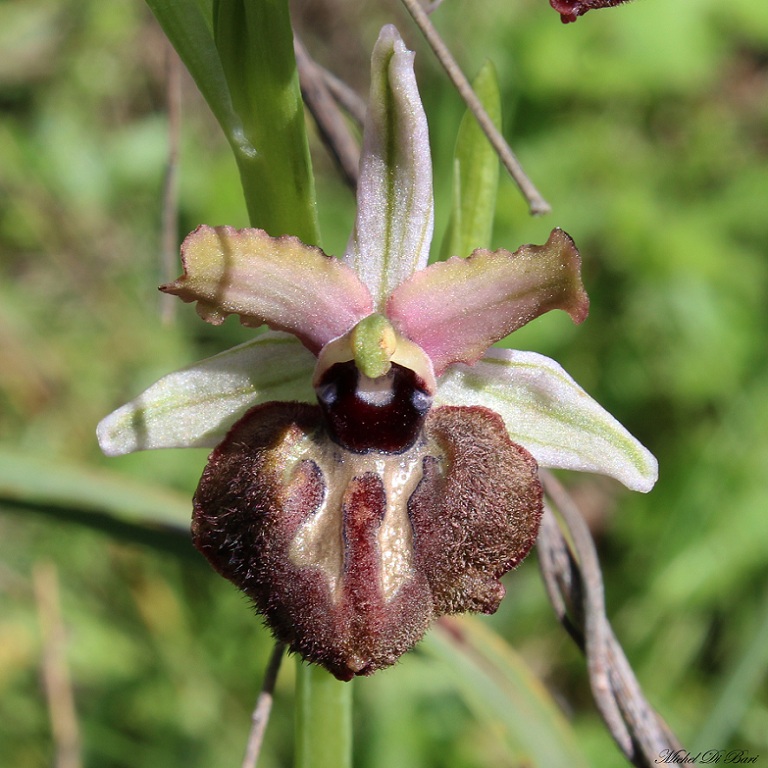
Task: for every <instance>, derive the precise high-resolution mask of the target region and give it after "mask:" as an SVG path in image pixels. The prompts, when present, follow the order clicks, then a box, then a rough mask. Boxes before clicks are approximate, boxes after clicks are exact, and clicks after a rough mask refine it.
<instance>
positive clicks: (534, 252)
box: [387, 229, 589, 375]
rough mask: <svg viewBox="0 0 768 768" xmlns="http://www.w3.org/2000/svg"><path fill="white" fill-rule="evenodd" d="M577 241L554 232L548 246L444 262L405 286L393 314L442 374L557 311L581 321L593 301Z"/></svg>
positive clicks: (390, 314) (392, 305) (390, 308)
mask: <svg viewBox="0 0 768 768" xmlns="http://www.w3.org/2000/svg"><path fill="white" fill-rule="evenodd" d="M580 270H581V259H580V257H579V252H578V251H577V250H576V246H575V245H574V243H573V240H571V238H570V237H569V236H568V235H567V234H566V233H565V232H563V231H562V230H561V229H554V230H552V234H551V235H550V236H549V240H547V242H546V244H545V245H523V246H522V247H520V248H518V249H517V250H516V251H515V252H514V253H510V252H509V251H504V250H499V251H486V250H476V251H475V252H474V253H472V255H471V256H470V257H469V258H467V259H460V258H458V257H454V258H451V259H449V260H448V261H442V262H437V263H435V264H432V265H431V266H429V267H427V269H425V270H422V271H421V272H419V273H417V274H415V275H413V276H412V277H410V278H409V279H408V280H406V281H405V282H404V283H403V284H402V285H400V286H399V287H398V288H397V289H396V290H395V292H394V293H393V294H392V296H391V297H390V299H389V302H388V303H387V316H388V317H389V318H390V320H392V321H393V323H394V324H395V326H396V327H397V328H398V329H399V330H400V331H401V332H402V333H403V334H404V335H405V336H407V337H408V338H410V339H412V340H413V341H415V342H416V343H417V344H418V345H419V346H420V347H421V348H422V349H423V350H424V351H425V352H426V353H427V354H428V355H429V357H430V358H431V359H432V362H433V364H434V366H435V373H436V374H437V375H440V373H442V372H443V371H444V370H445V368H446V366H447V365H449V364H450V363H455V362H462V363H473V362H474V361H475V360H477V359H479V358H480V356H481V355H482V354H483V352H485V350H486V349H488V347H490V346H491V344H493V343H494V342H496V341H498V340H499V339H502V338H504V337H505V336H506V335H508V334H510V333H512V331H514V330H516V329H518V328H520V327H521V326H523V325H525V324H526V323H527V322H529V321H530V320H533V318H535V317H538V316H539V315H541V314H543V313H544V312H548V311H549V310H550V309H564V310H565V311H566V312H568V314H569V315H570V316H571V317H572V318H573V320H574V321H575V322H577V323H580V322H581V321H582V320H584V318H585V317H586V316H587V312H588V309H589V300H588V299H587V294H586V293H585V291H584V287H583V285H582V284H581V271H580Z"/></svg>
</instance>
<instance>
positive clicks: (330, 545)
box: [193, 403, 542, 680]
mask: <svg viewBox="0 0 768 768" xmlns="http://www.w3.org/2000/svg"><path fill="white" fill-rule="evenodd" d="M541 509H542V500H541V486H540V484H539V481H538V477H537V469H536V463H535V461H534V460H533V458H532V457H531V456H530V454H528V452H527V451H525V449H523V448H522V447H520V446H519V445H517V444H515V443H513V442H511V441H510V439H509V437H508V436H507V433H506V430H505V428H504V424H503V422H502V420H501V418H500V417H499V416H498V415H497V414H495V413H493V412H492V411H489V410H488V409H486V408H481V407H440V408H436V409H434V410H432V411H431V412H430V413H429V414H428V415H427V416H426V420H425V422H424V427H423V430H422V431H421V432H420V435H419V436H418V438H417V439H416V440H415V442H414V443H413V445H411V446H410V447H408V448H406V449H405V450H403V451H401V452H400V453H398V454H391V453H384V452H381V451H368V452H365V453H360V452H355V451H350V450H348V449H347V448H344V447H342V446H340V445H339V444H337V443H336V442H334V441H333V440H331V439H330V437H329V433H328V431H327V429H326V426H325V420H324V418H323V412H322V411H321V409H320V407H318V406H311V405H304V404H299V403H267V404H265V405H260V406H257V407H256V408H254V409H252V410H251V411H249V412H248V413H247V414H246V415H245V416H244V417H243V418H242V419H241V420H240V421H239V422H238V423H237V424H236V425H235V426H234V427H233V428H232V430H231V431H230V433H229V435H228V436H227V438H226V439H225V440H224V442H223V443H222V444H221V445H219V446H218V447H217V448H216V449H215V450H214V451H213V453H212V454H211V457H210V459H209V462H208V465H207V467H206V469H205V472H204V473H203V477H202V479H201V481H200V485H199V486H198V489H197V492H196V494H195V512H194V521H193V537H194V541H195V545H196V546H197V548H198V549H199V550H200V551H201V552H202V553H203V554H204V555H205V556H206V557H207V558H208V559H209V560H210V562H211V563H212V564H213V566H214V567H215V568H216V569H217V570H218V571H219V572H220V573H221V574H222V575H224V576H225V577H226V578H228V579H230V580H231V581H232V582H234V583H235V584H236V585H237V586H238V587H240V589H242V590H243V591H244V592H245V593H246V594H247V595H248V596H249V597H251V598H252V599H253V600H254V602H255V604H256V606H257V608H258V610H259V611H260V612H261V613H262V614H263V615H264V616H265V618H266V621H267V623H268V624H269V626H270V627H271V629H272V631H273V632H274V634H275V636H276V637H277V638H278V639H280V640H282V641H283V642H285V643H287V644H288V645H289V646H290V648H291V650H293V651H295V652H297V653H299V654H301V655H302V656H303V657H304V658H305V659H307V660H308V661H311V662H317V663H319V664H322V665H324V666H325V667H326V668H327V669H328V670H330V671H331V672H332V673H333V674H334V675H336V677H338V678H339V679H342V680H348V679H350V678H352V677H353V676H354V675H365V674H370V673H372V672H374V671H376V670H378V669H381V668H382V667H386V666H388V665H390V664H392V663H394V662H395V661H396V660H397V659H398V657H399V656H400V655H402V654H403V653H404V652H405V651H407V650H408V649H409V648H410V647H412V646H413V645H414V644H415V643H416V642H417V641H418V640H419V639H420V638H421V636H422V635H423V634H424V632H425V631H426V629H427V627H428V626H429V624H430V622H431V621H432V620H433V619H434V618H435V617H437V616H440V615H441V614H445V613H456V612H460V611H482V612H485V613H492V612H493V611H495V610H496V608H497V607H498V605H499V602H500V600H501V598H502V596H503V594H504V588H503V587H502V585H501V583H500V582H499V577H500V576H501V575H502V574H504V573H506V572H507V571H508V570H509V569H510V568H513V567H514V566H515V565H516V564H517V563H518V562H520V561H521V560H522V559H523V557H525V555H526V553H527V552H528V550H529V549H530V548H531V546H532V545H533V542H534V540H535V538H536V534H537V531H538V526H539V521H540V517H541Z"/></svg>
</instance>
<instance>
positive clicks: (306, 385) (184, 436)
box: [97, 332, 315, 456]
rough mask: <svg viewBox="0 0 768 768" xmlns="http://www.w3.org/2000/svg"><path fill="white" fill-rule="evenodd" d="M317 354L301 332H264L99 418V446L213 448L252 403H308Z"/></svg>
mask: <svg viewBox="0 0 768 768" xmlns="http://www.w3.org/2000/svg"><path fill="white" fill-rule="evenodd" d="M314 367H315V358H314V357H313V356H312V355H311V354H310V353H309V352H308V351H307V350H306V349H304V347H302V346H301V344H300V343H299V341H298V339H295V338H293V337H292V336H288V335H286V334H282V333H269V332H267V333H263V334H262V335H260V336H259V337H258V338H256V339H254V340H253V341H249V342H247V343H246V344H241V345H240V346H238V347H233V348H232V349H229V350H227V351H226V352H222V353H221V354H219V355H216V356H215V357H209V358H208V359H207V360H203V361H201V362H199V363H195V364H194V365H191V366H189V367H188V368H183V369H182V370H180V371H175V372H174V373H170V374H168V375H167V376H164V377H163V378H162V379H160V381H157V382H155V383H154V384H153V385H152V386H151V387H149V389H147V390H146V391H145V392H143V393H142V394H141V395H139V396H138V397H137V398H136V399H135V400H132V401H131V402H130V403H128V404H126V405H124V406H122V408H118V409H117V410H116V411H114V413H111V414H110V415H109V416H107V417H106V418H105V419H103V420H102V422H101V423H100V424H99V426H98V429H97V435H98V438H99V445H100V446H101V450H102V451H104V453H105V454H107V455H108V456H120V455H122V454H126V453H132V452H133V451H141V450H147V449H150V448H200V447H207V448H212V447H213V446H215V445H217V444H218V443H220V442H221V440H222V439H223V438H224V436H225V435H226V434H227V432H228V430H229V428H230V427H231V426H232V424H234V423H235V422H236V421H237V420H238V419H239V418H240V417H241V416H242V415H243V414H244V413H245V412H246V411H247V410H248V409H249V408H250V407H252V406H254V405H258V404H260V403H265V402H268V401H271V400H300V401H304V402H313V401H314V399H315V397H314V390H313V389H312V386H311V378H312V370H313V369H314Z"/></svg>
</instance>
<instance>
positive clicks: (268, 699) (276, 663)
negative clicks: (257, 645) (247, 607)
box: [242, 643, 285, 768]
mask: <svg viewBox="0 0 768 768" xmlns="http://www.w3.org/2000/svg"><path fill="white" fill-rule="evenodd" d="M284 653H285V644H284V643H277V644H276V645H275V648H274V650H273V651H272V655H271V656H270V658H269V664H267V669H266V672H265V673H264V682H263V684H262V686H261V693H259V698H258V699H257V700H256V708H255V709H254V710H253V715H251V732H250V734H249V736H248V746H247V747H246V749H245V757H244V758H243V765H242V768H256V764H257V763H258V761H259V754H260V753H261V745H262V744H263V743H264V732H265V731H266V729H267V723H268V722H269V714H270V712H271V711H272V695H273V693H274V690H275V683H276V682H277V673H278V672H279V671H280V662H281V661H282V660H283V654H284Z"/></svg>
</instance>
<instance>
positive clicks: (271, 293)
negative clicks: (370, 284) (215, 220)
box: [160, 225, 372, 354]
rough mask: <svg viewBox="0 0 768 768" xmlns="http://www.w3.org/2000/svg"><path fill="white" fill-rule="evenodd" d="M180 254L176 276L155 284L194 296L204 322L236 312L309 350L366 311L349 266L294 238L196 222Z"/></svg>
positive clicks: (367, 303) (366, 299)
mask: <svg viewBox="0 0 768 768" xmlns="http://www.w3.org/2000/svg"><path fill="white" fill-rule="evenodd" d="M181 260H182V264H183V266H184V274H183V275H182V276H181V277H180V278H179V279H178V280H176V281H174V282H173V283H169V284H167V285H163V286H162V287H161V289H160V290H162V291H165V292H166V293H172V294H175V295H176V296H179V297H180V298H181V299H182V300H183V301H186V302H192V301H196V302H197V311H198V314H199V315H200V316H201V317H202V318H203V319H204V320H207V321H208V322H209V323H213V324H214V325H219V324H220V323H222V322H223V321H224V318H225V317H226V316H227V315H230V314H236V315H239V316H240V320H241V322H242V323H243V324H244V325H252V326H259V325H263V324H266V325H268V326H269V327H270V328H271V329H272V330H275V331H288V332H289V333H292V334H293V335H294V336H296V337H298V339H299V340H300V341H301V342H302V344H304V346H306V347H307V348H308V349H309V350H310V351H311V352H313V353H314V354H317V353H318V352H319V351H320V349H322V347H323V346H324V345H325V344H327V343H328V342H329V341H330V340H331V339H334V338H336V337H337V336H341V335H342V334H343V333H346V332H347V331H348V330H349V329H350V328H351V327H352V326H354V325H355V323H357V322H358V321H359V320H361V319H362V318H363V317H365V316H366V315H368V314H370V312H371V309H372V302H371V296H370V294H369V293H368V290H367V289H366V287H365V286H364V285H363V284H362V283H361V282H360V280H359V278H358V277H357V275H356V274H355V273H354V271H353V270H352V269H350V268H349V267H348V266H347V265H346V264H344V263H342V262H341V261H339V260H338V259H334V258H332V257H330V256H326V255H325V254H324V253H323V252H322V251H321V250H320V249H319V248H315V247H313V246H309V245H304V243H302V242H301V241H300V240H299V239H298V238H296V237H292V236H288V235H284V236H282V237H271V236H270V235H268V234H267V233H266V232H264V231H263V230H261V229H235V228H234V227H208V226H205V225H203V226H200V227H198V228H197V229H196V230H195V231H194V232H192V233H191V234H190V235H188V236H187V237H186V239H185V240H184V242H183V243H182V246H181Z"/></svg>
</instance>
